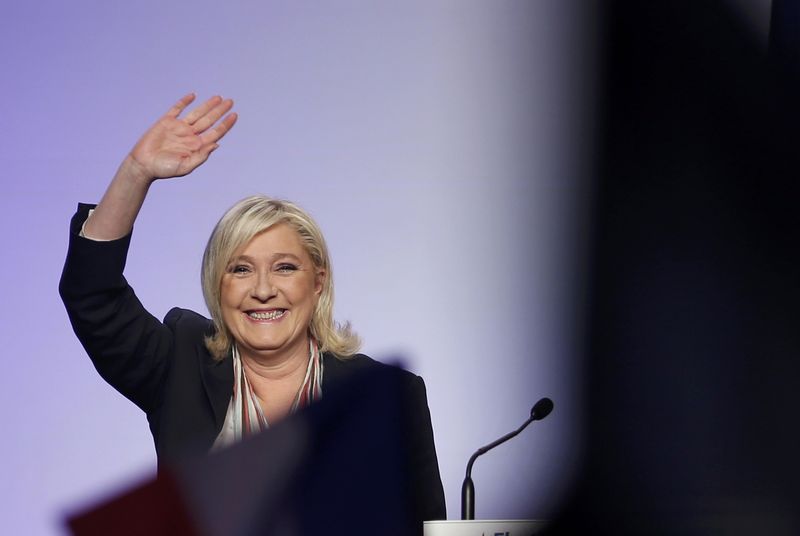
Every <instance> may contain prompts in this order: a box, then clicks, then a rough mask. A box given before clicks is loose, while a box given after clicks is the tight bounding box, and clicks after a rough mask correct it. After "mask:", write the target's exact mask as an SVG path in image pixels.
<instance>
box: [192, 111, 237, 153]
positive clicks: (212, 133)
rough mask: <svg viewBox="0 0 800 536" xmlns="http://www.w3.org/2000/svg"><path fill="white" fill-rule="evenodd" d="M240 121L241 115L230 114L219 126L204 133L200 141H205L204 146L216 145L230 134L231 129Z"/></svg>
mask: <svg viewBox="0 0 800 536" xmlns="http://www.w3.org/2000/svg"><path fill="white" fill-rule="evenodd" d="M238 119H239V114H237V113H236V112H233V113H230V114H228V115H226V116H225V118H224V119H223V120H222V121H220V122H219V124H218V125H217V126H215V127H214V128H212V129H211V130H208V131H206V132H204V133H203V134H202V135H201V136H200V139H201V140H202V141H203V145H206V144H209V143H216V142H217V141H219V140H220V138H222V137H223V136H224V135H225V134H227V133H228V131H229V130H230V129H232V128H233V125H235V124H236V121H237V120H238Z"/></svg>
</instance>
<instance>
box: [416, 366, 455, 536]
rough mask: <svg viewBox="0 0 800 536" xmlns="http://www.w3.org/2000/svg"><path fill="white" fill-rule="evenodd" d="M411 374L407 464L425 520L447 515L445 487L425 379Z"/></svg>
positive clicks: (417, 501)
mask: <svg viewBox="0 0 800 536" xmlns="http://www.w3.org/2000/svg"><path fill="white" fill-rule="evenodd" d="M409 376H411V377H412V381H411V385H410V392H409V394H408V398H409V402H408V404H409V406H408V410H409V412H410V414H409V415H408V417H407V418H408V419H409V421H410V423H411V425H410V427H409V428H410V433H411V437H410V443H411V444H410V447H411V448H410V449H409V454H410V457H411V459H410V464H411V467H412V471H411V474H412V475H413V476H412V478H413V479H414V482H412V486H413V488H412V489H414V490H415V491H414V498H413V501H414V506H415V509H416V511H417V515H418V516H419V518H420V519H422V520H424V521H428V520H436V519H447V509H446V506H445V500H444V488H443V487H442V478H441V476H440V474H439V462H438V460H437V458H436V446H435V444H434V440H433V426H432V424H431V413H430V410H429V409H428V398H427V394H426V391H425V382H424V381H423V380H422V378H421V377H419V376H416V375H412V374H409Z"/></svg>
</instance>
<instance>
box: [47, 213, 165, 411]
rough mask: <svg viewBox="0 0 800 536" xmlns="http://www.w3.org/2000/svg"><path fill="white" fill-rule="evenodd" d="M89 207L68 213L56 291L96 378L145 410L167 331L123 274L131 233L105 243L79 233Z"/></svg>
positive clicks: (155, 391)
mask: <svg viewBox="0 0 800 536" xmlns="http://www.w3.org/2000/svg"><path fill="white" fill-rule="evenodd" d="M93 207H94V205H87V204H80V205H78V211H77V213H76V214H75V215H74V216H73V217H72V221H71V224H70V236H69V248H68V250H67V258H66V261H65V263H64V270H63V272H62V274H61V281H60V283H59V287H58V288H59V293H60V295H61V299H62V300H63V302H64V306H65V307H66V309H67V314H68V316H69V320H70V322H71V324H72V328H73V330H74V331H75V334H76V335H77V336H78V339H79V340H80V342H81V344H82V345H83V347H84V349H85V350H86V352H87V353H88V354H89V357H90V358H91V360H92V363H93V364H94V366H95V368H96V369H97V371H98V372H99V373H100V376H102V377H103V379H105V380H106V381H107V382H108V383H109V384H111V385H112V386H113V387H114V388H115V389H116V390H117V391H119V392H120V393H121V394H122V395H124V396H125V397H126V398H128V399H129V400H131V401H132V402H134V403H135V404H136V405H137V406H139V407H140V408H141V409H142V410H144V411H145V412H146V413H148V414H149V413H151V412H152V411H154V410H155V409H156V408H157V407H158V405H159V403H160V396H161V395H160V393H161V392H162V389H161V387H162V385H163V383H164V381H165V378H166V375H167V367H168V364H169V355H170V353H171V348H172V344H173V336H172V332H171V331H170V330H169V329H168V328H167V327H165V326H164V325H163V324H162V323H161V322H159V321H158V319H156V318H155V317H154V316H153V315H151V314H150V313H148V312H147V311H146V310H145V308H144V307H143V306H142V304H141V302H140V301H139V299H138V298H137V297H136V294H135V293H134V292H133V289H132V288H131V287H130V285H129V284H128V282H127V281H126V279H125V277H124V276H123V270H124V268H125V261H126V258H127V254H128V247H129V245H130V240H131V236H130V235H128V236H125V237H123V238H120V239H118V240H111V241H107V242H98V241H94V240H90V239H87V238H83V237H81V236H79V232H80V229H81V226H82V225H83V222H84V221H85V220H86V218H87V217H88V214H89V210H90V209H92V208H93Z"/></svg>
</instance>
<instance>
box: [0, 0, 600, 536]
mask: <svg viewBox="0 0 800 536" xmlns="http://www.w3.org/2000/svg"><path fill="white" fill-rule="evenodd" d="M577 4H578V3H577V2H571V1H567V2H565V1H564V0H541V1H537V2H528V1H514V2H509V1H503V2H486V1H471V0H453V1H445V0H439V1H435V2H428V1H415V2H392V3H381V4H380V5H377V4H376V3H372V2H366V1H364V2H356V1H339V2H329V3H322V2H319V3H317V2H255V1H239V2H235V3H230V4H228V5H225V4H223V3H222V2H211V1H206V0H199V1H193V2H188V1H178V2H163V1H154V0H144V1H140V2H108V1H99V0H95V1H92V0H77V1H74V2H69V3H67V2H60V1H56V0H32V1H29V2H24V3H23V2H15V3H10V4H8V5H5V6H4V10H3V16H2V20H0V50H2V53H0V67H1V68H2V73H3V75H2V78H0V88H2V99H0V106H2V110H1V111H2V113H1V114H0V117H1V118H2V129H0V132H1V133H2V134H0V135H2V143H0V170H2V177H3V178H2V180H3V189H2V198H1V199H2V204H3V206H2V210H0V224H1V225H2V228H3V230H4V232H3V233H2V241H3V243H2V252H3V261H4V262H3V263H2V267H1V268H0V270H2V282H3V287H4V292H3V299H2V304H3V307H2V308H0V326H2V336H3V341H4V344H5V348H4V355H5V361H6V365H5V367H4V372H3V375H2V388H0V397H2V399H1V400H0V407H1V408H2V411H3V416H2V422H3V425H4V428H5V430H6V431H5V433H4V434H3V436H4V438H3V441H2V446H1V447H0V449H1V450H2V456H0V459H2V464H3V469H2V484H0V485H1V486H2V488H1V489H2V492H1V493H2V497H0V510H2V513H0V519H2V520H3V523H4V525H3V526H2V530H0V531H1V532H3V533H8V534H23V533H24V534H60V533H63V532H64V529H63V528H62V519H63V517H64V516H65V515H66V514H67V513H69V512H72V511H74V510H75V509H77V508H81V507H83V506H85V505H87V504H91V503H92V502H93V501H96V500H98V499H99V498H101V497H104V496H106V494H108V493H111V492H114V491H117V490H120V489H124V488H125V487H127V486H130V485H131V484H133V483H135V482H137V481H140V480H141V479H144V478H146V477H148V476H150V475H152V474H153V473H154V465H155V455H154V449H153V446H152V439H151V436H150V433H149V431H148V428H147V424H146V420H145V418H144V415H143V414H141V413H140V411H139V410H138V409H137V408H136V407H134V405H133V404H131V403H130V402H128V401H127V400H125V399H124V398H122V397H121V396H120V395H119V394H117V393H116V392H115V391H114V390H113V389H111V388H110V387H109V386H107V385H106V384H105V383H104V382H103V381H102V380H101V379H100V378H99V376H98V375H97V374H96V373H95V371H94V369H93V368H92V365H91V363H90V362H89V360H88V358H87V357H86V356H85V354H84V352H83V349H82V348H81V346H80V345H79V343H78V341H77V340H76V338H75V337H74V335H73V333H72V331H71V329H70V327H69V324H68V321H67V317H66V314H65V312H64V310H63V306H62V305H61V303H60V300H59V298H58V295H57V283H58V278H59V275H60V271H61V266H62V263H63V256H64V253H65V251H66V244H67V224H68V221H69V218H70V216H71V214H72V212H73V210H74V209H75V206H76V204H77V203H78V201H85V202H96V201H97V200H99V198H100V196H101V195H102V193H103V190H104V188H105V186H106V184H107V182H108V181H109V179H110V178H111V177H112V175H113V174H114V171H115V170H116V167H117V165H118V163H119V162H120V161H121V160H122V158H123V157H124V156H125V154H126V152H127V151H128V150H129V148H130V147H131V146H132V144H133V143H134V142H135V141H136V139H137V137H138V136H139V135H140V134H141V133H142V132H143V131H144V129H146V128H147V127H148V126H149V125H150V124H151V123H152V122H153V121H154V120H155V119H156V118H157V117H158V116H159V115H161V114H162V113H163V112H164V111H165V110H166V109H167V108H168V107H169V106H171V105H172V103H173V102H174V101H175V100H176V99H178V98H179V97H180V96H182V95H183V94H185V93H187V92H188V91H195V92H197V94H198V98H199V99H205V98H207V97H209V96H211V95H213V94H216V93H219V94H222V95H223V96H225V97H233V98H234V99H235V100H236V108H235V109H236V111H238V112H239V114H240V121H239V124H238V125H237V126H236V128H235V129H234V130H233V131H232V132H231V134H230V135H229V136H228V137H227V138H226V139H225V140H224V141H223V146H222V147H221V148H220V150H218V151H217V152H216V153H215V154H214V155H213V157H212V158H211V160H210V161H209V162H208V163H207V164H206V165H205V166H204V167H203V168H201V169H200V170H199V171H198V172H196V173H194V174H193V175H191V176H189V177H187V178H185V179H181V180H174V181H171V182H164V183H158V184H156V185H155V186H154V188H153V189H152V190H151V193H150V197H149V198H148V200H147V202H146V204H145V207H144V209H143V210H142V213H141V215H140V218H139V220H138V223H137V225H136V230H135V233H134V239H133V245H132V248H131V254H130V259H129V263H128V268H127V272H126V274H127V276H128V279H129V280H130V281H131V283H132V284H133V286H134V288H135V289H136V291H137V293H138V294H139V296H140V298H141V299H142V301H143V302H144V303H145V305H146V306H147V307H148V308H149V309H150V311H151V312H152V313H154V314H155V315H156V316H159V317H163V315H164V314H165V313H166V311H167V310H169V308H170V307H172V306H175V305H179V306H183V307H188V308H192V309H195V310H197V311H201V312H204V313H205V306H204V304H203V301H202V297H201V293H200V285H199V267H200V258H201V254H202V250H203V247H204V245H205V241H206V239H207V237H208V235H209V233H210V231H211V229H212V227H213V225H214V224H215V222H216V220H217V218H218V217H219V216H220V215H221V214H222V212H223V211H224V210H225V209H226V208H227V207H228V206H230V205H231V204H233V203H234V202H235V201H236V200H238V199H240V198H241V197H244V196H246V195H249V194H253V193H266V194H269V195H273V196H277V197H285V198H288V199H292V200H295V201H297V202H299V203H300V204H301V205H303V206H304V207H305V208H307V209H308V210H309V211H310V212H311V213H312V214H313V215H314V216H315V217H316V218H317V220H318V221H319V223H320V225H321V226H322V228H323V230H324V231H325V233H326V237H327V240H328V241H329V245H330V248H331V250H332V254H333V259H334V267H335V270H334V272H335V281H336V292H337V302H336V316H337V318H338V319H340V320H350V321H351V322H352V323H353V325H354V327H355V328H356V330H357V331H358V332H359V333H360V334H361V335H362V337H363V339H364V340H365V346H364V351H365V353H368V354H370V355H372V356H374V357H375V358H377V359H379V360H383V361H393V360H395V359H396V358H398V357H399V358H402V359H403V360H404V361H405V363H406V365H407V367H408V368H410V369H411V370H413V371H414V372H416V373H418V374H421V375H422V376H423V377H424V378H425V381H426V384H427V387H428V397H429V404H430V408H431V413H432V415H433V425H434V430H435V436H436V440H437V448H438V454H439V461H440V467H441V471H442V477H443V480H444V485H445V492H446V495H447V506H448V511H449V514H450V517H451V518H458V517H459V513H460V510H459V494H460V486H461V481H462V478H463V474H464V467H465V464H466V461H467V459H468V457H469V455H470V454H471V453H472V452H473V451H474V450H475V449H476V448H478V447H479V446H481V445H483V444H486V443H488V442H490V441H492V440H494V439H495V438H496V437H498V436H500V435H502V434H504V433H506V432H508V431H510V430H512V429H514V428H516V427H517V426H518V425H519V424H520V423H521V422H522V421H523V420H524V419H525V418H526V417H527V415H528V411H529V409H530V407H531V405H532V404H533V402H534V401H535V400H537V399H538V398H539V397H541V396H545V395H547V396H550V397H552V398H553V399H554V400H555V403H556V409H555V411H554V413H553V414H552V416H551V417H549V418H548V419H547V420H546V421H543V422H541V423H538V424H536V425H534V426H533V427H532V428H531V429H529V430H526V432H525V433H524V434H523V435H522V436H520V437H519V438H517V439H516V440H515V441H514V442H512V443H509V444H507V445H504V446H502V447H500V448H499V449H498V450H497V451H495V452H493V453H492V454H491V455H490V456H486V457H485V458H481V459H480V460H479V461H478V462H477V463H476V466H475V470H474V473H473V476H474V479H475V483H476V487H477V509H476V515H477V517H480V518H523V517H540V518H546V517H551V516H552V515H553V514H554V512H555V509H556V507H557V506H558V503H559V500H560V499H561V498H563V496H564V494H565V492H566V491H567V490H568V488H569V482H570V477H571V476H572V475H573V473H574V471H575V469H576V462H577V460H578V456H579V452H578V449H577V448H576V445H578V444H579V441H578V439H579V438H578V437H577V430H576V429H575V428H576V427H575V424H574V423H576V422H577V420H576V419H577V417H578V416H577V408H578V402H579V400H577V398H578V396H577V387H578V375H579V369H578V367H577V366H576V365H575V363H576V361H575V356H576V352H577V351H578V350H579V348H578V347H577V345H578V334H579V332H580V331H579V328H580V326H579V325H578V323H577V322H576V319H577V318H578V317H579V315H577V314H576V309H575V307H574V304H575V303H576V301H575V294H574V289H575V288H576V286H575V283H576V281H578V280H577V279H576V278H578V277H580V271H579V269H578V267H579V266H580V265H581V262H580V258H579V257H575V256H574V255H573V253H574V251H575V249H576V248H575V246H574V244H575V243H576V239H580V237H581V236H582V227H581V226H582V222H583V218H582V217H579V215H580V214H584V213H585V210H584V208H585V207H583V206H582V204H581V203H582V202H583V201H582V200H583V198H584V197H583V194H584V193H585V192H584V189H585V183H584V182H583V181H581V180H579V179H580V177H581V176H582V172H583V168H582V166H583V158H582V155H581V153H580V152H579V150H578V149H579V145H578V144H577V139H576V134H577V133H578V128H577V127H578V125H580V124H582V123H583V122H585V121H586V119H585V112H586V110H585V109H583V108H581V107H580V106H578V105H577V103H578V102H584V101H583V100H582V99H578V97H579V96H580V93H581V88H582V87H583V86H584V81H583V80H582V78H581V77H579V76H577V73H578V72H580V71H581V62H580V61H579V58H581V57H585V52H586V51H585V50H582V49H581V45H580V43H581V41H580V40H579V36H580V34H581V33H582V31H583V30H582V29H581V27H580V26H581V20H582V19H581V17H578V16H576V9H577V8H576V5H577Z"/></svg>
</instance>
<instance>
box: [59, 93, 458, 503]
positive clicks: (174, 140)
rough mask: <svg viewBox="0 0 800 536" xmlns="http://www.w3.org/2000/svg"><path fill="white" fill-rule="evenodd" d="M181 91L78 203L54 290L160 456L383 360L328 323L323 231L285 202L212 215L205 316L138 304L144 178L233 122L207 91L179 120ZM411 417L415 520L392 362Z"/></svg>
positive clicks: (423, 409)
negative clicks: (128, 272) (134, 275)
mask: <svg viewBox="0 0 800 536" xmlns="http://www.w3.org/2000/svg"><path fill="white" fill-rule="evenodd" d="M193 100H194V95H193V94H190V95H187V96H185V97H183V98H182V99H181V100H180V101H178V103H177V104H175V106H173V107H172V108H171V109H170V110H169V111H168V112H167V113H166V114H165V115H164V116H163V117H162V118H161V119H159V120H158V121H157V122H156V123H155V124H154V125H153V126H152V127H151V128H150V129H149V130H148V131H147V132H145V134H144V135H143V136H142V138H141V139H140V140H139V141H138V143H137V144H136V145H135V146H134V148H133V150H132V151H131V153H130V154H129V155H128V156H127V157H126V158H125V160H124V161H123V162H122V164H121V165H120V168H119V170H118V171H117V173H116V175H115V176H114V178H113V180H112V181H111V183H110V185H109V186H108V189H107V190H106V192H105V195H104V196H103V198H102V199H101V201H100V203H99V204H98V205H97V206H96V207H94V208H93V207H92V206H90V205H83V204H81V205H79V208H78V212H77V214H76V215H75V216H74V217H73V219H72V225H71V234H70V246H69V251H68V254H67V260H66V263H65V267H64V272H63V274H62V278H61V283H60V286H59V290H60V293H61V296H62V299H63V300H64V303H65V305H66V308H67V312H68V314H69V317H70V321H71V322H72V325H73V328H74V330H75V332H76V334H77V335H78V338H79V339H80V341H81V343H82V344H83V345H84V348H85V349H86V351H87V353H88V354H89V356H90V357H91V359H92V362H93V363H94V365H95V367H96V368H97V370H98V371H99V372H100V374H101V375H102V376H103V378H104V379H105V380H106V381H108V382H109V383H110V384H111V385H112V386H114V388H116V389H117V390H118V391H119V392H120V393H122V394H123V395H124V396H126V397H127V398H129V399H130V400H131V401H133V402H134V403H135V404H137V405H138V406H139V407H140V408H141V409H142V410H143V411H144V412H145V413H146V414H147V419H148V422H149V424H150V430H151V432H152V434H153V438H154V441H155V445H156V451H157V454H158V460H159V465H162V464H163V463H165V462H168V461H170V460H175V459H179V458H181V457H183V456H186V455H189V454H196V453H200V452H210V451H212V450H215V449H219V448H223V447H224V446H226V445H230V444H232V443H235V442H237V441H239V440H241V439H242V438H243V437H246V436H248V435H250V434H254V433H256V432H258V431H260V430H262V429H264V428H265V427H267V426H268V425H269V424H273V423H275V422H277V421H279V420H281V419H283V418H285V417H286V416H287V415H289V414H290V413H292V412H293V411H296V410H297V409H299V408H302V407H304V406H305V405H307V404H308V403H310V402H312V401H314V400H316V399H318V398H320V397H322V396H324V394H325V392H326V390H328V389H331V390H333V389H336V387H337V385H341V382H342V381H343V380H344V379H346V378H347V377H348V376H349V375H350V374H351V373H352V372H354V371H356V370H363V369H369V368H376V367H385V365H380V364H378V363H377V362H375V361H373V360H371V359H370V358H368V357H367V356H364V355H361V354H356V353H355V352H356V350H357V348H358V340H357V338H356V337H355V336H354V335H353V334H352V333H350V331H349V330H348V329H347V328H339V327H338V326H337V325H336V324H335V323H334V322H333V319H332V305H333V303H332V300H333V286H332V278H331V266H330V262H329V257H328V252H327V249H326V246H325V242H324V240H323V238H322V234H321V232H320V231H319V228H318V227H317V226H316V224H315V223H314V222H313V220H312V219H311V218H310V217H309V216H308V215H307V214H306V213H305V212H303V211H302V210H301V209H300V208H298V207H297V206H296V205H294V204H292V203H288V202H281V201H275V200H271V199H268V198H265V197H251V198H247V199H245V200H243V201H241V202H239V203H238V204H236V205H235V206H234V207H233V208H231V209H230V210H229V211H228V212H227V213H226V214H225V215H224V216H223V217H222V219H221V220H220V221H219V223H218V224H217V226H216V228H215V229H214V232H213V233H212V235H211V238H210V239H209V242H208V245H207V247H206V251H205V255H204V257H203V268H202V281H203V293H204V296H205V299H206V303H207V305H208V309H209V311H210V312H211V316H212V319H211V321H209V320H208V319H206V318H204V317H202V316H200V315H198V314H197V313H194V312H192V311H187V310H183V309H177V308H176V309H172V310H171V311H170V312H169V313H168V314H167V316H166V317H165V319H164V322H163V323H161V322H159V321H158V320H157V319H156V318H154V317H153V316H152V315H150V314H149V313H147V311H146V310H145V309H144V307H143V306H142V305H141V303H140V302H139V300H138V299H137V298H136V295H135V294H134V292H133V290H132V289H131V287H130V286H129V285H128V283H127V281H126V280H125V278H124V276H123V275H122V271H123V268H124V265H125V259H126V255H127V250H128V245H129V244H130V239H131V231H132V229H133V224H134V221H135V219H136V216H137V214H138V213H139V209H140V208H141V206H142V203H143V202H144V199H145V197H146V195H147V192H148V190H149V188H150V187H151V185H152V184H153V183H155V182H156V181H157V180H160V179H168V178H172V177H180V176H184V175H187V174H188V173H191V172H192V171H193V170H194V169H196V168H197V167H198V166H200V165H201V164H202V163H203V162H205V161H206V159H207V158H208V157H209V155H210V154H211V153H212V152H213V151H214V150H215V149H216V148H217V147H218V144H217V142H218V141H219V140H220V139H221V138H222V137H223V136H224V135H225V134H226V133H227V132H228V131H229V130H230V129H231V128H232V127H233V126H234V124H235V123H236V119H237V116H236V114H235V113H229V112H230V110H231V108H232V106H233V102H232V101H231V100H230V99H227V100H223V99H222V98H220V97H212V98H211V99H209V100H208V101H206V102H205V103H203V104H201V105H200V106H198V107H196V108H195V109H194V110H192V111H191V112H189V113H188V114H186V115H185V116H184V117H182V118H181V117H180V116H181V114H182V112H183V111H184V110H185V109H186V107H187V106H188V105H189V104H190V103H191V102H192V101H193ZM402 374H403V382H404V383H405V384H406V385H407V386H408V392H409V393H410V396H409V400H410V404H411V405H412V407H411V408H410V411H413V412H414V416H415V418H414V419H413V420H414V424H413V427H412V430H411V431H410V435H411V440H410V445H411V450H412V452H411V453H410V460H411V461H410V463H411V467H410V471H411V473H412V484H413V486H414V488H415V490H414V491H415V493H416V495H417V497H416V500H417V501H418V504H417V508H418V511H419V514H420V516H421V517H422V518H423V519H443V518H444V517H445V509H444V508H445V507H444V494H443V490H442V484H441V479H440V476H439V469H438V464H437V460H436V453H435V449H434V444H433V433H432V430H431V423H430V414H429V412H428V407H427V401H426V398H425V387H424V384H423V382H422V379H421V378H419V377H417V376H414V375H412V374H410V373H407V372H402Z"/></svg>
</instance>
